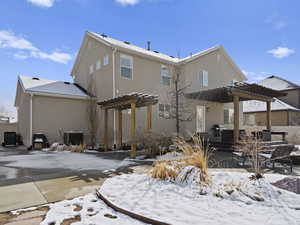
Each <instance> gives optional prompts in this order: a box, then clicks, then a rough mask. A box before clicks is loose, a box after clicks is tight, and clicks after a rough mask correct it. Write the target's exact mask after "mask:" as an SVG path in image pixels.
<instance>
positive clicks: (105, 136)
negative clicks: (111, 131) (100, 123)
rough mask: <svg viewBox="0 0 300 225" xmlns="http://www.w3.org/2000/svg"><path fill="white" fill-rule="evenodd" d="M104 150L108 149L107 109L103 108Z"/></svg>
mask: <svg viewBox="0 0 300 225" xmlns="http://www.w3.org/2000/svg"><path fill="white" fill-rule="evenodd" d="M103 144H104V151H107V150H108V109H105V110H104V136H103Z"/></svg>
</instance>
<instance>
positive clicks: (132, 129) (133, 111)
mask: <svg viewBox="0 0 300 225" xmlns="http://www.w3.org/2000/svg"><path fill="white" fill-rule="evenodd" d="M135 114H136V104H135V103H132V104H131V118H130V120H131V126H130V136H131V137H130V140H131V158H133V159H135V158H136V115H135Z"/></svg>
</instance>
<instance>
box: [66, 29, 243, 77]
mask: <svg viewBox="0 0 300 225" xmlns="http://www.w3.org/2000/svg"><path fill="white" fill-rule="evenodd" d="M86 36H89V37H91V38H93V39H95V40H97V41H99V42H101V43H102V44H105V45H106V46H109V47H112V48H116V49H120V50H123V51H126V52H130V53H133V54H137V55H140V56H143V57H150V58H152V59H156V60H160V61H163V62H165V63H170V64H184V63H187V62H190V61H193V60H195V59H197V58H199V57H201V56H204V55H207V54H209V53H211V52H214V51H217V50H220V51H221V52H222V53H223V55H224V56H225V58H226V59H227V60H228V61H229V62H230V64H231V65H232V66H233V67H234V68H235V70H236V71H237V72H238V73H239V74H240V75H241V77H242V79H244V80H246V77H245V75H244V73H243V72H242V71H241V70H240V68H239V67H238V66H237V65H236V64H235V63H234V61H233V60H232V59H231V57H230V56H229V55H228V54H227V53H226V51H225V49H224V48H223V47H222V46H221V45H217V46H214V47H212V48H209V49H206V50H203V51H200V52H198V53H196V54H193V55H191V56H188V57H185V58H177V57H173V56H169V55H167V54H163V53H160V52H158V51H152V50H147V49H145V48H141V47H139V46H136V45H133V44H131V43H129V42H125V41H119V40H116V39H114V38H111V37H108V36H107V35H104V34H101V35H100V34H97V33H95V32H91V31H87V32H86ZM82 47H83V45H82V46H81V48H80V50H79V53H78V55H77V57H76V61H75V63H74V66H73V68H72V72H71V75H74V72H75V70H76V68H77V64H78V60H79V58H80V55H81V51H82Z"/></svg>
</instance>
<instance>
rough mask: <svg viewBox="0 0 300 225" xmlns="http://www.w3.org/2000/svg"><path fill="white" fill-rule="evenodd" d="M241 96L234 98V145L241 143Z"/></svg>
mask: <svg viewBox="0 0 300 225" xmlns="http://www.w3.org/2000/svg"><path fill="white" fill-rule="evenodd" d="M239 100H240V98H239V96H236V95H234V96H233V104H234V131H233V137H234V138H233V140H234V145H236V144H237V143H238V141H239V137H240V104H239Z"/></svg>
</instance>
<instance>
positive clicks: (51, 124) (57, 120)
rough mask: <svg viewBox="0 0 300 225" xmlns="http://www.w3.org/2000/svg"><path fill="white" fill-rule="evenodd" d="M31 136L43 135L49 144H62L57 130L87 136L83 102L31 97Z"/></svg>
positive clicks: (84, 102)
mask: <svg viewBox="0 0 300 225" xmlns="http://www.w3.org/2000/svg"><path fill="white" fill-rule="evenodd" d="M32 116H33V134H34V133H39V132H42V133H45V135H46V136H47V138H48V140H49V142H50V143H53V142H56V141H58V142H62V141H63V140H62V138H61V137H60V135H59V130H60V129H63V131H83V132H84V133H85V135H87V134H88V123H87V108H86V101H85V100H77V99H67V98H53V97H43V96H33V115H32Z"/></svg>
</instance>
